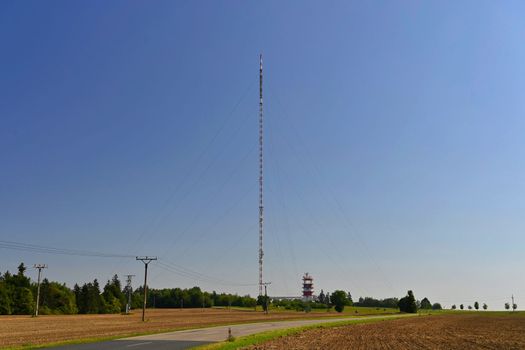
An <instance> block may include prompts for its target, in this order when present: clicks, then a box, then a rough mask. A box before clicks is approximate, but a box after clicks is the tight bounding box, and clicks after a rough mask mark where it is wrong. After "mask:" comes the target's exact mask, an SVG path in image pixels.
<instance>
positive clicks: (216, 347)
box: [193, 315, 414, 350]
mask: <svg viewBox="0 0 525 350" xmlns="http://www.w3.org/2000/svg"><path fill="white" fill-rule="evenodd" d="M411 316H414V315H398V316H386V317H377V318H373V319H352V320H348V321H335V322H330V323H322V324H314V325H307V326H302V327H295V328H286V329H278V330H274V331H268V332H263V333H257V334H252V335H248V336H245V337H239V338H236V339H235V340H234V341H231V342H228V341H225V342H221V343H214V344H208V345H203V346H198V347H196V348H193V349H195V350H235V349H240V348H243V347H246V346H250V345H256V344H261V343H264V342H266V341H269V340H272V339H276V338H280V337H287V336H291V335H294V334H297V333H300V332H304V331H306V330H309V329H316V328H332V327H340V326H348V325H353V324H362V323H373V322H381V321H386V320H395V319H400V318H404V317H411Z"/></svg>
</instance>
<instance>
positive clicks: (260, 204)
mask: <svg viewBox="0 0 525 350" xmlns="http://www.w3.org/2000/svg"><path fill="white" fill-rule="evenodd" d="M263 136H264V130H263V61H262V54H261V55H260V56H259V295H262V294H263V285H264V284H263V256H264V253H263V229H264V226H263V220H264V205H263Z"/></svg>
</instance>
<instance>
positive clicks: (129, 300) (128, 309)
mask: <svg viewBox="0 0 525 350" xmlns="http://www.w3.org/2000/svg"><path fill="white" fill-rule="evenodd" d="M125 276H126V291H127V292H128V303H127V305H126V314H129V311H130V310H131V278H132V277H135V275H125Z"/></svg>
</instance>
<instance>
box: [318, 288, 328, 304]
mask: <svg viewBox="0 0 525 350" xmlns="http://www.w3.org/2000/svg"><path fill="white" fill-rule="evenodd" d="M325 298H326V296H325V295H324V291H323V290H322V289H321V293H319V296H318V297H317V300H319V302H320V303H321V304H324V303H325Z"/></svg>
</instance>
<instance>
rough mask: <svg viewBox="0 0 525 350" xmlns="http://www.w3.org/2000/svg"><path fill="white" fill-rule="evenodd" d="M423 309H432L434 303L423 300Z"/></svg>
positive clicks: (426, 299)
mask: <svg viewBox="0 0 525 350" xmlns="http://www.w3.org/2000/svg"><path fill="white" fill-rule="evenodd" d="M421 308H422V309H425V310H430V309H432V303H431V302H430V300H428V298H423V300H421Z"/></svg>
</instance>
